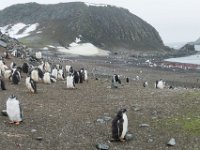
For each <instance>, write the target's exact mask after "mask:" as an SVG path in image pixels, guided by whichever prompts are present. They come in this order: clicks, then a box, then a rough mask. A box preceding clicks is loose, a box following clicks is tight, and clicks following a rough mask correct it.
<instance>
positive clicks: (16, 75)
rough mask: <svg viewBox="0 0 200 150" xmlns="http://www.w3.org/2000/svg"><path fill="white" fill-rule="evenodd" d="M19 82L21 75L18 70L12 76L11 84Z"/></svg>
mask: <svg viewBox="0 0 200 150" xmlns="http://www.w3.org/2000/svg"><path fill="white" fill-rule="evenodd" d="M20 81H21V74H20V72H19V71H18V70H15V71H14V72H13V74H12V82H13V84H18V83H19V82H20Z"/></svg>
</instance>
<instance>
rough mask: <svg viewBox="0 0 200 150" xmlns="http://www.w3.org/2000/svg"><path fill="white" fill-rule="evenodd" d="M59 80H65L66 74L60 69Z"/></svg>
mask: <svg viewBox="0 0 200 150" xmlns="http://www.w3.org/2000/svg"><path fill="white" fill-rule="evenodd" d="M57 77H58V79H60V80H64V78H65V73H64V71H63V69H59V70H58V76H57Z"/></svg>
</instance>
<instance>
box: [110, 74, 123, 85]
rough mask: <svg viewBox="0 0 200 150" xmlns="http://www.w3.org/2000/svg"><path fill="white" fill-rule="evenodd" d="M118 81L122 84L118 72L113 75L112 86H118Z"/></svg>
mask: <svg viewBox="0 0 200 150" xmlns="http://www.w3.org/2000/svg"><path fill="white" fill-rule="evenodd" d="M117 83H119V84H121V80H120V79H119V76H118V75H117V74H114V75H113V76H112V84H111V87H112V88H118V86H117Z"/></svg>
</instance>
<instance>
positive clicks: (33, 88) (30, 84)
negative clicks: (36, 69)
mask: <svg viewBox="0 0 200 150" xmlns="http://www.w3.org/2000/svg"><path fill="white" fill-rule="evenodd" d="M25 84H26V87H27V88H28V90H29V91H31V92H32V93H36V92H37V86H36V82H35V81H34V80H33V79H32V78H31V77H26V80H25Z"/></svg>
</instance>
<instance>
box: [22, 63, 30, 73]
mask: <svg viewBox="0 0 200 150" xmlns="http://www.w3.org/2000/svg"><path fill="white" fill-rule="evenodd" d="M22 71H23V73H28V72H29V65H28V64H27V63H26V62H25V63H23V65H22Z"/></svg>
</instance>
